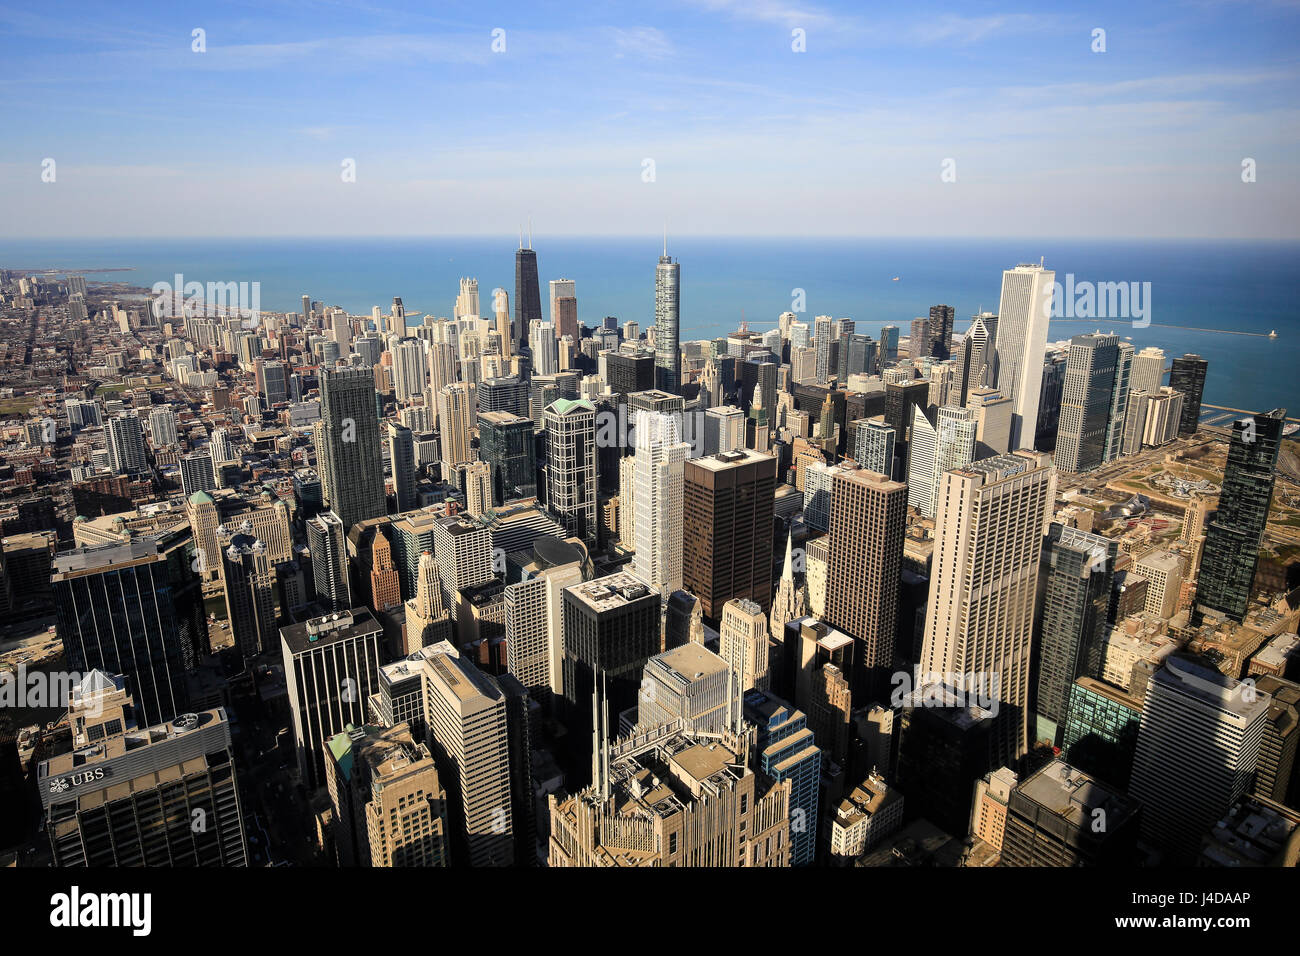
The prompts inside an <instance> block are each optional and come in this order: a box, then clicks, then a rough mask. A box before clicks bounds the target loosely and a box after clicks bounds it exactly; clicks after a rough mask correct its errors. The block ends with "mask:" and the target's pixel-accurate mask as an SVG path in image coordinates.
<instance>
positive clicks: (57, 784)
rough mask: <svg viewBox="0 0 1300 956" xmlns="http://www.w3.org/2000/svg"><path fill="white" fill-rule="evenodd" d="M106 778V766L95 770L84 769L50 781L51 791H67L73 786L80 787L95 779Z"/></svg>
mask: <svg viewBox="0 0 1300 956" xmlns="http://www.w3.org/2000/svg"><path fill="white" fill-rule="evenodd" d="M103 779H104V768H103V767H97V768H95V769H94V770H83V771H81V773H74V774H72V775H71V776H67V777H58V778H56V779H54V780H51V781H50V793H66V792H67V791H69V790H71V789H72V788H73V787H79V786H81V785H82V784H83V783H90V782H91V781H93V780H103Z"/></svg>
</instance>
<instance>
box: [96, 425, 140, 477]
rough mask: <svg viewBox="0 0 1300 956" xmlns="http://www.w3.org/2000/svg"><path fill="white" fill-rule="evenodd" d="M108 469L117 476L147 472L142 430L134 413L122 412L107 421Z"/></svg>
mask: <svg viewBox="0 0 1300 956" xmlns="http://www.w3.org/2000/svg"><path fill="white" fill-rule="evenodd" d="M104 437H105V438H107V439H108V463H109V467H110V468H112V469H113V471H115V472H117V473H118V474H119V475H138V474H140V473H141V472H144V471H148V470H149V459H148V458H147V457H146V455H145V448H144V429H143V428H141V427H140V418H139V416H138V415H136V413H135V412H123V413H122V414H121V415H117V416H115V417H113V418H110V419H109V420H108V428H107V430H106V434H105V436H104Z"/></svg>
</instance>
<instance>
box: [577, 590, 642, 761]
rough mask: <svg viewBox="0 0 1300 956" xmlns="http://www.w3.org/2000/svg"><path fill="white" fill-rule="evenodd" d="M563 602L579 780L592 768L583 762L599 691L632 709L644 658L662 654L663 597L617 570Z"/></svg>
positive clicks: (618, 708) (618, 709)
mask: <svg viewBox="0 0 1300 956" xmlns="http://www.w3.org/2000/svg"><path fill="white" fill-rule="evenodd" d="M563 601H564V604H563V625H562V633H563V635H564V648H563V653H564V658H563V665H562V675H561V676H562V681H563V688H564V706H563V707H562V708H561V714H562V717H563V718H564V723H565V727H566V729H567V730H568V735H567V739H568V740H569V742H570V751H571V755H572V757H573V758H574V766H573V770H574V772H575V774H576V777H577V778H581V777H583V775H584V773H585V772H586V771H589V769H590V768H589V767H586V766H584V764H585V761H586V760H587V759H590V756H591V741H592V734H593V732H594V729H595V725H594V724H593V721H592V702H593V701H594V700H595V699H596V696H597V692H598V691H599V695H600V697H601V699H602V700H604V701H606V702H607V703H608V705H609V709H610V712H611V713H614V714H621V713H622V712H623V711H625V710H628V709H630V708H632V707H633V706H635V704H636V702H637V691H638V689H639V688H640V686H641V673H642V671H643V670H644V669H645V662H646V661H647V660H649V659H650V658H651V657H652V656H654V655H655V654H657V653H659V650H660V631H659V620H660V614H659V607H660V596H659V594H658V593H657V592H655V591H652V590H651V589H650V588H649V587H647V586H646V584H645V583H644V582H643V581H640V580H638V579H637V578H635V577H633V576H632V575H631V574H628V573H627V572H616V573H615V574H611V575H606V576H605V577H603V578H596V579H594V580H591V581H587V582H585V583H583V584H577V585H574V586H572V587H568V588H566V589H565V590H564V597H563ZM605 727H606V728H608V725H605ZM608 735H609V734H608V730H607V731H606V736H608ZM582 782H583V783H585V782H586V780H582Z"/></svg>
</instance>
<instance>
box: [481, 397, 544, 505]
mask: <svg viewBox="0 0 1300 956" xmlns="http://www.w3.org/2000/svg"><path fill="white" fill-rule="evenodd" d="M478 434H479V457H480V458H482V459H483V460H484V461H485V462H487V463H488V465H489V466H491V468H492V503H493V504H496V505H501V504H505V503H506V502H507V501H513V500H514V499H516V498H535V497H536V496H537V455H536V445H535V443H534V440H533V420H532V419H531V418H526V417H524V416H522V415H512V414H510V413H509V412H483V413H482V414H480V415H479V417H478Z"/></svg>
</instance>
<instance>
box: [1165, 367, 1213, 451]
mask: <svg viewBox="0 0 1300 956" xmlns="http://www.w3.org/2000/svg"><path fill="white" fill-rule="evenodd" d="M1209 367H1210V363H1209V362H1207V361H1206V360H1205V359H1203V358H1201V357H1200V356H1199V355H1193V354H1191V353H1188V354H1187V355H1184V356H1183V357H1182V358H1176V359H1174V362H1173V368H1172V369H1171V370H1170V372H1169V387H1170V388H1173V389H1176V390H1178V391H1180V392H1182V393H1183V414H1182V418H1181V419H1180V420H1179V422H1178V434H1180V435H1195V434H1196V426H1197V425H1198V424H1199V423H1200V421H1201V397H1202V395H1204V393H1205V373H1206V371H1207V370H1208V369H1209Z"/></svg>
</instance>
